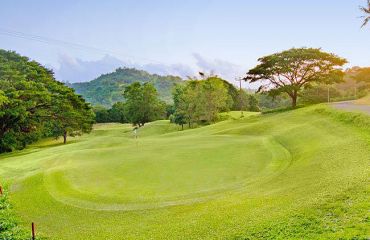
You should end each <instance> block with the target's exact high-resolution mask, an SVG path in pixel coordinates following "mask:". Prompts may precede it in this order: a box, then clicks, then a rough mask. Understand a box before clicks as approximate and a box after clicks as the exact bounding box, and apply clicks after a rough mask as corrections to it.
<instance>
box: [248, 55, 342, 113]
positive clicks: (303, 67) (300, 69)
mask: <svg viewBox="0 0 370 240" xmlns="http://www.w3.org/2000/svg"><path fill="white" fill-rule="evenodd" d="M258 61H259V62H260V64H258V65H257V66H256V67H255V68H253V69H251V70H249V72H248V73H247V75H246V76H245V78H244V80H246V81H248V82H250V83H255V82H258V83H260V84H261V86H260V87H259V89H258V92H268V93H269V94H271V95H278V94H281V93H286V94H287V95H288V96H289V97H290V98H291V102H292V103H291V104H292V107H296V105H297V98H298V95H299V93H300V91H301V90H302V89H304V88H309V87H311V86H312V84H333V83H336V82H341V81H342V80H343V76H344V73H343V71H342V69H341V68H340V67H342V66H343V65H344V64H345V63H347V61H346V60H345V59H343V58H340V57H338V56H336V55H334V54H331V53H326V52H323V51H321V49H316V48H292V49H290V50H287V51H283V52H280V53H275V54H272V55H269V56H265V57H262V58H260V59H258Z"/></svg>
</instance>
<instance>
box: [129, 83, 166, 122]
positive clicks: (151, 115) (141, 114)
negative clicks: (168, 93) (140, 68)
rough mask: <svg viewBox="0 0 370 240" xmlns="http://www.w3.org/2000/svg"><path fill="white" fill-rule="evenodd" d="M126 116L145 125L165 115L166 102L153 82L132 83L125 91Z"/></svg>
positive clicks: (131, 120) (130, 120)
mask: <svg viewBox="0 0 370 240" xmlns="http://www.w3.org/2000/svg"><path fill="white" fill-rule="evenodd" d="M123 95H124V98H125V102H124V104H125V106H124V110H125V116H126V117H127V119H128V121H129V122H131V123H133V124H138V125H139V126H143V125H144V124H145V123H147V122H150V121H154V120H157V119H160V118H163V117H164V116H165V103H164V102H163V101H161V100H160V99H159V97H158V93H157V90H156V89H155V88H154V86H153V85H152V84H151V83H144V84H141V83H139V82H135V83H132V84H131V85H129V86H127V87H126V88H125V91H124V94H123Z"/></svg>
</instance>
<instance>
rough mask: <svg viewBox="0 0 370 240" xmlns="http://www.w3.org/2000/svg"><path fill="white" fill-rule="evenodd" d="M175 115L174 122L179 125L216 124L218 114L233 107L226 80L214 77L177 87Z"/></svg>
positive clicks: (174, 95) (192, 81)
mask: <svg viewBox="0 0 370 240" xmlns="http://www.w3.org/2000/svg"><path fill="white" fill-rule="evenodd" d="M173 98H174V99H173V100H174V107H175V113H174V116H173V121H174V122H175V123H177V124H179V125H183V124H184V123H185V122H187V123H188V125H189V127H191V126H192V124H193V123H203V122H204V123H210V122H214V121H215V120H216V119H217V117H218V113H219V112H221V111H227V110H228V109H229V107H230V105H232V97H231V96H230V95H229V91H228V86H227V85H225V83H224V80H222V79H220V78H218V77H215V76H212V77H208V78H203V80H194V79H192V80H189V81H187V82H186V85H182V86H177V88H176V89H175V91H174V93H173Z"/></svg>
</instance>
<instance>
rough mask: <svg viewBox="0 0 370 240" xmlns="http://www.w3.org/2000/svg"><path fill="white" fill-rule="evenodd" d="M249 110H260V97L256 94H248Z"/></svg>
mask: <svg viewBox="0 0 370 240" xmlns="http://www.w3.org/2000/svg"><path fill="white" fill-rule="evenodd" d="M248 110H249V111H251V112H259V111H260V108H259V106H258V99H257V98H256V96H255V95H249V96H248Z"/></svg>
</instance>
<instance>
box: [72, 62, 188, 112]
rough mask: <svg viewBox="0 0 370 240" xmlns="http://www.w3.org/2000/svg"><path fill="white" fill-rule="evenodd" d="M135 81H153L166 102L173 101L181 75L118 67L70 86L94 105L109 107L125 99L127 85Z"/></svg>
mask: <svg viewBox="0 0 370 240" xmlns="http://www.w3.org/2000/svg"><path fill="white" fill-rule="evenodd" d="M133 82H141V83H146V82H151V83H153V85H154V86H155V88H156V89H157V91H158V93H159V96H160V98H161V99H162V100H164V101H166V102H171V101H172V89H173V86H174V85H175V84H176V83H181V82H182V79H181V78H180V77H174V76H160V75H157V74H150V73H148V72H146V71H142V70H137V69H134V68H118V69H117V70H116V71H115V72H112V73H108V74H103V75H101V76H100V77H98V78H97V79H95V80H92V81H90V82H83V83H72V84H70V86H71V87H72V88H74V89H75V90H76V92H77V93H78V94H81V95H82V96H83V97H84V98H85V99H86V100H87V101H88V102H90V103H91V104H93V105H103V106H106V107H109V106H111V105H113V104H114V103H115V102H119V101H122V100H123V96H122V93H123V90H124V88H125V86H127V85H129V84H131V83H133Z"/></svg>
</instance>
